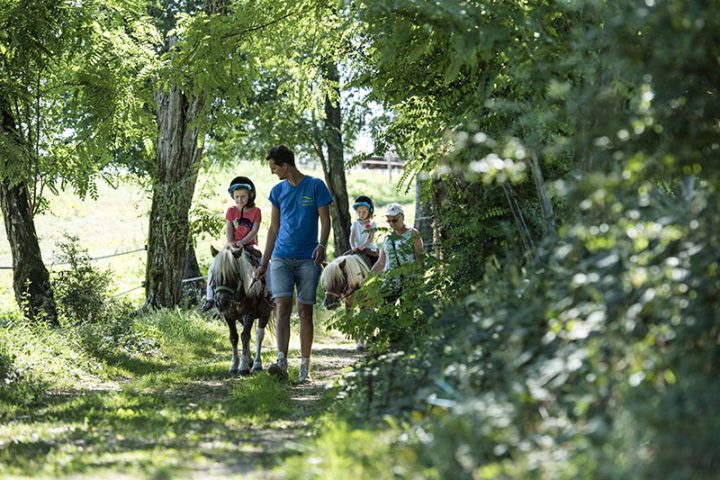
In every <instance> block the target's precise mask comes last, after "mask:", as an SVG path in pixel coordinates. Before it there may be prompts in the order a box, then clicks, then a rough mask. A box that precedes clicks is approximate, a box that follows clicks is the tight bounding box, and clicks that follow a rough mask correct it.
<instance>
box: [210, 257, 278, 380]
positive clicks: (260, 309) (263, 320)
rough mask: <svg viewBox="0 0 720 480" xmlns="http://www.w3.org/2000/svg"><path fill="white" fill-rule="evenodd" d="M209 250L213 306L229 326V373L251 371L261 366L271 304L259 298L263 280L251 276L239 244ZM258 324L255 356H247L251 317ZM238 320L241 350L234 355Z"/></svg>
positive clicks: (252, 321)
mask: <svg viewBox="0 0 720 480" xmlns="http://www.w3.org/2000/svg"><path fill="white" fill-rule="evenodd" d="M210 251H211V252H212V254H213V257H214V259H213V263H212V267H211V268H212V272H213V274H212V279H211V282H212V285H213V291H214V293H215V306H216V307H217V309H218V311H219V312H220V313H221V314H222V315H223V317H224V318H225V322H227V325H228V328H229V329H230V345H231V346H232V364H231V365H230V373H231V374H232V375H236V374H238V373H239V374H241V375H247V374H249V373H250V368H251V367H252V371H253V372H257V371H260V370H262V368H263V366H262V358H261V357H260V349H261V348H262V341H263V338H264V337H265V327H266V326H267V324H268V321H269V320H270V316H271V314H272V312H273V309H272V307H270V306H269V305H268V304H267V303H265V301H264V299H263V295H264V292H263V284H262V282H261V281H259V280H255V278H254V274H255V268H253V265H252V263H251V261H250V255H252V254H251V253H250V252H246V251H245V250H243V249H242V248H233V247H231V246H226V247H225V248H223V249H222V250H220V251H219V252H218V251H217V250H216V249H215V248H214V247H212V246H211V247H210ZM256 318H257V319H258V327H257V329H256V330H255V341H256V346H255V358H254V359H251V358H250V331H251V330H252V326H253V323H254V321H255V319H256ZM238 320H240V321H241V322H242V326H243V330H242V333H241V335H240V339H241V340H242V354H241V355H240V356H238V348H237V347H238V331H237V326H236V324H235V322H236V321H238Z"/></svg>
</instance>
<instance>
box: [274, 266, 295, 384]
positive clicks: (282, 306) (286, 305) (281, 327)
mask: <svg viewBox="0 0 720 480" xmlns="http://www.w3.org/2000/svg"><path fill="white" fill-rule="evenodd" d="M270 277H271V278H272V284H273V285H274V286H275V288H274V290H275V291H274V292H273V293H274V296H275V303H276V305H277V309H276V310H275V315H276V317H275V318H276V320H275V329H276V332H275V334H276V338H277V350H278V359H277V362H276V363H274V364H272V365H270V366H269V367H268V373H270V374H271V375H275V376H277V377H279V378H282V379H287V354H288V347H289V344H290V314H291V313H292V294H293V288H294V285H295V274H294V273H293V268H292V264H291V262H289V261H286V260H283V259H272V261H271V262H270Z"/></svg>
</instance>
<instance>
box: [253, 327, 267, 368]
mask: <svg viewBox="0 0 720 480" xmlns="http://www.w3.org/2000/svg"><path fill="white" fill-rule="evenodd" d="M264 338H265V328H263V327H261V326H260V325H259V324H258V326H257V328H256V329H255V360H254V361H253V367H252V371H253V372H259V371H261V370H262V369H263V364H262V357H261V356H260V351H261V350H262V342H263V339H264Z"/></svg>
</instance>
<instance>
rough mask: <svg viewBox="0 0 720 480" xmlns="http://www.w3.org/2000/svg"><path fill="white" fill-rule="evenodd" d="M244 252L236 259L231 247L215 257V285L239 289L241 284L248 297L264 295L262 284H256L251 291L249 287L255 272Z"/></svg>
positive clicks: (213, 264)
mask: <svg viewBox="0 0 720 480" xmlns="http://www.w3.org/2000/svg"><path fill="white" fill-rule="evenodd" d="M245 255H246V253H244V252H243V254H242V255H240V257H238V258H235V256H234V255H233V249H232V248H231V247H229V246H227V247H225V248H223V249H222V250H220V251H219V252H218V254H217V255H215V258H214V259H213V263H212V269H213V284H214V285H215V286H221V285H222V286H225V287H230V288H233V289H237V288H238V287H239V286H240V285H241V284H242V285H243V286H244V288H245V294H246V295H247V296H251V295H252V296H257V295H260V294H262V284H261V282H255V283H254V284H253V286H252V289H251V290H248V287H249V286H250V285H251V284H252V282H253V276H254V273H255V272H254V270H253V268H252V265H251V264H250V261H249V260H248V259H247V258H246V257H245Z"/></svg>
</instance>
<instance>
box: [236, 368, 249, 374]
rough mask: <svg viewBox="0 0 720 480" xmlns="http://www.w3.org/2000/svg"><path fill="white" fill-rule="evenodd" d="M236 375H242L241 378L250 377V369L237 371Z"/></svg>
mask: <svg viewBox="0 0 720 480" xmlns="http://www.w3.org/2000/svg"><path fill="white" fill-rule="evenodd" d="M238 373H239V374H240V375H242V376H247V375H250V369H249V368H247V369H244V370H239V371H238Z"/></svg>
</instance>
